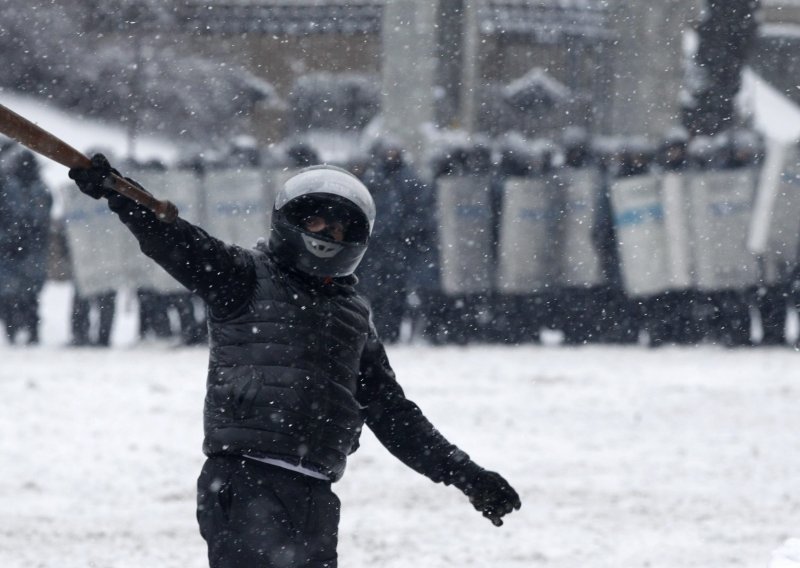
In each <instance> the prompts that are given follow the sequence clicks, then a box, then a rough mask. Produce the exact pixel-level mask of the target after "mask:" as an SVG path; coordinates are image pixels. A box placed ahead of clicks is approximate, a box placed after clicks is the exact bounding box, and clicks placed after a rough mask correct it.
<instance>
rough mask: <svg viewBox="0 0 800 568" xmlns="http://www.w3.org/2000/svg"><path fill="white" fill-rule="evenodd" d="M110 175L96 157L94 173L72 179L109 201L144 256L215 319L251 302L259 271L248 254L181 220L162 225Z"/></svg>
mask: <svg viewBox="0 0 800 568" xmlns="http://www.w3.org/2000/svg"><path fill="white" fill-rule="evenodd" d="M112 171H113V170H112V168H111V166H110V165H109V163H108V160H106V158H105V157H104V156H102V155H101V154H96V155H95V156H93V157H92V167H91V168H89V169H71V170H70V171H69V176H70V177H71V178H72V179H74V180H75V183H76V184H77V185H78V188H79V189H80V190H81V191H82V192H83V193H85V194H87V195H89V196H90V197H93V198H94V199H100V198H101V197H105V198H107V199H108V206H109V208H110V209H111V210H112V211H113V212H114V213H116V214H117V215H118V216H119V218H120V220H121V221H122V222H123V223H124V224H125V226H126V227H128V229H129V230H130V231H131V233H133V235H134V236H135V237H136V240H138V241H139V246H140V248H141V250H142V252H143V253H144V254H146V255H147V256H149V257H150V258H152V259H153V260H155V261H156V262H157V263H158V264H159V265H160V266H161V267H162V268H164V270H166V271H167V272H168V273H169V274H170V275H171V276H172V277H173V278H175V279H176V280H177V281H178V282H180V283H181V284H182V285H183V286H185V287H186V288H187V289H189V290H190V291H192V292H194V293H196V294H197V295H199V296H200V297H201V298H202V299H203V300H204V301H205V302H206V303H207V304H208V305H209V307H210V309H211V313H212V314H213V315H214V316H216V317H225V316H226V315H228V314H230V313H233V312H234V311H236V310H237V309H238V308H240V307H241V306H242V305H244V304H245V303H246V302H247V300H248V299H249V298H250V296H251V294H252V292H253V289H254V287H255V269H254V267H253V262H252V257H251V256H250V254H249V253H248V252H247V251H245V250H244V249H242V248H240V247H236V246H231V245H228V244H226V243H224V242H222V241H220V240H219V239H216V238H214V237H212V236H210V235H209V234H208V233H206V232H205V231H204V230H203V229H201V228H200V227H198V226H196V225H193V224H191V223H189V222H188V221H186V220H185V219H181V218H180V217H179V218H177V219H176V220H175V221H174V222H173V223H165V222H163V221H160V220H159V219H158V217H157V216H156V215H155V214H154V213H153V212H152V211H150V210H149V209H147V208H145V207H143V206H141V205H138V204H137V203H135V202H134V201H132V200H131V199H129V198H127V197H125V196H123V195H121V194H119V193H117V192H115V191H113V190H111V189H108V187H107V184H106V180H107V179H108V177H109V175H110V173H111V172H112ZM129 181H132V180H129ZM133 183H135V182H133ZM136 185H138V184H136ZM139 187H141V186H139ZM142 189H144V188H142Z"/></svg>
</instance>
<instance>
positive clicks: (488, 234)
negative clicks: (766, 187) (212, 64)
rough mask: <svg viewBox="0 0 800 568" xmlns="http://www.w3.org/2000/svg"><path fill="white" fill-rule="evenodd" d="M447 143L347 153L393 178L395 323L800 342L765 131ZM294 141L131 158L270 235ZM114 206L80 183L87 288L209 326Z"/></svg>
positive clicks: (192, 329) (466, 330) (89, 293)
mask: <svg viewBox="0 0 800 568" xmlns="http://www.w3.org/2000/svg"><path fill="white" fill-rule="evenodd" d="M468 140H469V141H468ZM433 148H434V149H435V150H434V152H432V153H431V155H430V156H428V158H427V159H426V160H425V163H424V164H422V165H423V166H425V167H424V168H422V169H423V171H424V172H425V174H424V175H422V174H420V173H419V172H418V171H417V170H416V169H415V168H414V167H413V166H412V164H410V163H409V161H408V160H407V156H406V154H405V152H404V149H403V148H402V146H400V145H399V144H398V143H396V142H395V141H392V140H389V139H379V140H377V141H375V142H374V143H372V144H370V145H369V147H368V148H366V149H365V151H364V152H363V153H358V154H356V155H353V156H351V157H350V159H348V160H346V161H344V162H338V163H337V165H340V166H343V167H345V168H347V169H349V170H350V171H352V172H353V173H354V174H356V175H357V176H359V177H360V178H361V179H362V180H363V181H364V182H365V184H366V185H367V186H368V187H369V188H370V190H371V191H372V193H373V194H374V197H375V201H376V207H377V214H378V216H379V218H380V219H381V223H380V224H378V227H379V229H380V230H379V231H378V232H376V233H375V235H373V238H372V241H371V244H370V248H369V250H368V252H367V255H366V256H365V259H364V262H363V263H362V266H361V267H360V270H359V278H360V280H361V282H360V286H361V288H362V289H363V290H364V292H365V293H366V295H367V296H368V297H370V298H371V301H372V302H373V307H374V318H375V324H376V326H377V328H378V330H379V332H380V334H381V336H382V337H383V338H384V339H385V340H386V341H387V342H388V343H391V342H395V341H402V340H408V339H410V338H420V339H422V340H426V341H431V342H434V343H449V342H454V343H467V342H470V341H487V342H503V343H520V342H537V341H542V340H543V338H544V337H545V334H546V330H553V331H557V332H558V333H555V334H553V333H551V334H549V335H548V337H552V338H557V337H561V340H562V341H563V342H564V343H566V344H574V345H580V344H585V343H595V342H597V343H623V344H625V343H630V344H636V343H646V344H649V345H652V346H658V345H663V344H695V343H699V342H710V343H719V344H722V345H727V346H737V345H750V344H753V343H761V344H782V343H785V342H786V339H787V338H786V336H785V333H784V330H785V328H786V317H787V313H790V311H791V310H793V309H794V305H793V303H794V299H793V298H794V297H793V296H792V293H793V292H792V290H793V283H794V282H795V280H796V279H797V278H796V274H795V272H796V271H795V266H796V262H795V260H796V257H797V241H798V234H799V233H800V227H798V226H797V223H795V224H794V225H792V222H793V221H792V218H791V215H784V217H786V218H787V219H786V220H785V222H783V224H782V225H781V230H782V232H781V235H780V239H778V240H780V241H781V243H780V244H776V243H775V242H773V241H774V239H773V241H770V242H771V245H770V246H771V247H772V248H771V249H770V250H771V251H772V254H766V255H761V256H759V255H755V254H754V253H752V252H751V251H750V250H748V247H747V243H746V241H747V233H748V230H749V224H750V222H751V219H752V217H753V207H754V202H755V200H756V193H757V188H758V185H759V179H760V173H761V170H762V163H763V157H764V145H763V142H762V141H761V139H760V138H759V137H757V136H755V135H754V134H753V133H752V132H749V131H744V130H733V131H731V132H728V133H726V134H725V135H721V136H717V137H714V138H705V137H696V138H694V139H690V138H689V137H688V136H687V135H686V134H685V132H683V131H681V130H679V129H676V130H675V131H672V132H670V133H668V134H667V135H665V136H664V137H663V139H662V140H661V141H660V142H659V143H658V144H651V143H649V142H648V141H646V140H644V139H639V138H636V137H633V138H628V139H625V140H617V139H613V138H603V137H595V138H591V137H590V136H588V135H587V133H586V132H585V131H584V130H582V129H580V128H569V129H567V130H565V131H564V132H563V134H562V135H561V136H560V137H559V139H558V140H547V139H538V140H526V139H524V138H522V137H521V136H518V135H515V134H510V135H507V136H505V137H503V138H502V139H497V140H487V139H475V138H471V139H470V138H466V137H465V138H463V140H458V141H456V142H454V143H446V144H445V143H443V144H433ZM275 150H276V151H270V152H265V151H262V150H260V149H258V148H255V147H252V148H240V149H239V150H238V151H235V152H231V153H230V154H228V155H226V156H224V157H221V158H218V159H216V160H202V159H199V158H198V159H193V160H188V161H186V162H185V163H183V164H180V165H179V166H177V167H170V168H166V167H164V166H161V165H158V164H149V165H148V164H136V163H132V162H131V163H127V164H123V167H124V168H125V173H126V175H129V176H130V177H132V178H134V179H137V180H138V181H140V182H141V183H142V184H143V185H144V186H145V187H152V188H154V189H155V188H157V190H158V191H159V192H160V194H161V195H162V196H163V197H165V198H168V199H171V200H172V201H174V202H175V203H176V204H177V205H178V206H179V208H180V210H181V212H182V215H183V216H185V217H186V218H187V219H189V220H192V221H195V222H198V223H200V224H201V225H202V226H204V227H206V228H207V229H208V230H209V232H210V233H211V234H213V235H214V236H217V237H218V238H220V239H222V240H225V241H228V242H234V243H238V244H241V245H242V246H252V245H253V244H254V243H255V240H256V239H257V238H258V237H261V236H266V234H267V232H268V230H269V216H270V213H271V203H272V199H273V195H274V193H273V192H274V188H275V187H277V186H278V185H280V184H281V183H282V180H284V179H286V177H288V176H290V175H292V173H293V172H295V171H296V170H297V169H298V168H301V167H304V166H306V165H310V164H313V163H318V162H319V161H320V155H319V153H318V151H317V150H316V149H315V148H314V147H312V146H311V145H309V144H306V143H297V144H291V143H287V144H286V145H283V146H281V147H278V148H276V149H275ZM790 154H791V153H790ZM791 156H794V154H791ZM791 156H790V157H791ZM790 163H794V162H792V160H787V161H786V164H790ZM784 178H785V180H784V181H785V183H786V184H788V183H790V182H791V181H792V179H794V178H792V176H788V177H787V176H784ZM799 179H800V178H799ZM786 180H788V181H786ZM779 193H780V198H779V199H777V200H776V201H775V203H774V204H773V206H774V209H775V210H776V211H782V210H786V211H791V210H792V207H793V206H794V205H795V204H797V203H798V199H797V198H796V197H795V196H794V193H793V192H792V191H791V188H789V187H788V186H787V187H785V188H783V190H782V192H779ZM68 194H69V195H72V194H71V193H68ZM114 222H115V219H113V217H112V216H111V214H110V213H108V211H107V210H106V209H105V208H104V207H103V204H102V203H100V204H97V203H87V202H86V200H82V199H79V198H76V199H68V204H67V213H66V216H65V224H66V232H67V235H68V237H69V239H68V240H69V242H70V245H71V246H70V248H71V250H72V256H73V267H74V275H75V282H76V290H77V293H78V299H86V298H98V297H100V298H102V297H103V295H104V294H109V293H113V291H114V290H117V289H119V288H120V287H123V286H126V287H131V286H133V287H135V288H136V289H138V290H139V299H140V305H141V306H145V307H146V306H151V308H150V311H149V312H148V311H147V310H145V311H143V312H142V313H141V315H140V321H141V325H142V326H143V327H142V330H143V331H142V335H145V334H146V333H148V332H147V329H146V328H147V327H148V326H150V327H152V328H153V330H154V333H155V334H156V335H159V334H160V333H161V332H159V331H157V330H158V329H159V328H158V326H159V325H161V328H163V327H164V324H163V321H164V316H163V312H164V311H165V310H166V309H167V308H168V307H169V306H172V308H171V309H172V311H173V313H174V312H177V314H178V316H177V317H178V319H179V320H180V325H179V327H180V328H181V329H182V330H183V329H184V328H185V329H186V330H187V331H186V332H185V333H184V332H183V331H181V333H184V340H185V342H187V343H191V342H194V341H198V340H202V338H203V334H202V331H199V330H202V328H203V325H202V308H201V306H199V305H198V304H197V302H196V300H194V299H193V298H191V296H190V295H188V294H186V293H185V292H184V291H182V290H178V289H176V288H175V286H176V285H175V284H174V283H173V281H172V280H171V279H170V278H168V277H167V275H165V274H161V273H160V269H159V268H158V267H155V266H152V265H150V264H148V262H147V260H146V259H143V258H142V257H141V255H139V254H136V252H137V251H136V250H135V246H136V245H135V243H134V242H133V240H132V239H130V238H127V234H126V233H125V232H124V231H116V230H114V227H111V226H107V225H110V224H113V223H114ZM97 234H103V235H107V236H108V238H104V239H103V241H102V243H100V242H98V241H97V239H96V238H95V237H96V235H97ZM126 239H127V240H126ZM781 247H782V248H781ZM778 249H780V250H778ZM136 259H139V260H136ZM787 302H788V305H787ZM105 303H108V301H105ZM112 303H113V301H112ZM78 305H79V303H78V302H76V306H78ZM152 306H160V307H152ZM165 306H166V307H165ZM143 309H144V308H143ZM787 310H788V311H787ZM159 313H160V314H161V315H159ZM754 315H755V316H756V317H755V318H753V316H754ZM106 319H108V318H106ZM173 319H175V318H174V317H173ZM157 321H161V322H162V323H161V324H158V323H153V322H157ZM148 322H150V323H148ZM173 327H174V326H173ZM105 328H106V337H107V332H108V329H109V328H110V323H108V322H107V323H106V325H105ZM754 330H755V333H754Z"/></svg>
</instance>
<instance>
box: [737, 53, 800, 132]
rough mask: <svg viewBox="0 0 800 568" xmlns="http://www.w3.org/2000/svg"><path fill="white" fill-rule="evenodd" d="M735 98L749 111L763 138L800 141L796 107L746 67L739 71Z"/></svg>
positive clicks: (799, 115) (798, 118) (798, 111)
mask: <svg viewBox="0 0 800 568" xmlns="http://www.w3.org/2000/svg"><path fill="white" fill-rule="evenodd" d="M737 97H738V98H739V100H740V101H741V102H742V104H743V105H744V106H745V108H747V109H748V110H749V111H750V112H751V113H752V116H753V125H754V127H755V128H756V130H758V131H759V132H760V133H761V134H763V135H764V136H765V137H766V138H769V139H771V140H777V141H779V142H785V143H794V142H797V141H798V140H800V106H798V105H797V103H795V102H794V101H792V100H791V99H789V97H787V96H786V95H784V94H783V93H781V92H780V91H778V89H776V88H775V87H773V86H772V85H770V84H769V83H767V82H766V81H765V80H764V79H762V78H761V76H759V75H758V74H757V73H756V72H755V71H753V70H752V69H750V68H746V69H744V71H743V72H742V88H741V91H740V92H739V94H738V95H737Z"/></svg>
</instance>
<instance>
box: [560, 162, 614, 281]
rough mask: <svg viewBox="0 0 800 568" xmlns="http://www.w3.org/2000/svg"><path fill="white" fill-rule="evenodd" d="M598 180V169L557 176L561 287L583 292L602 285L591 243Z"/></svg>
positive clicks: (596, 258) (572, 171)
mask: <svg viewBox="0 0 800 568" xmlns="http://www.w3.org/2000/svg"><path fill="white" fill-rule="evenodd" d="M600 176H601V173H600V171H599V170H598V169H597V168H582V169H576V168H564V169H563V170H561V171H560V172H559V173H558V182H559V187H560V189H559V193H560V195H559V200H560V205H561V214H560V223H559V226H558V235H559V236H558V243H559V249H560V250H559V254H558V259H559V262H560V271H559V272H560V275H561V277H560V284H561V285H563V286H570V287H578V288H584V287H589V286H597V285H599V284H602V283H603V273H602V271H601V269H600V257H599V255H598V254H597V248H596V247H595V245H594V240H593V239H592V233H593V228H594V222H595V214H594V206H595V203H597V199H598V192H599V190H600V187H601V183H602V180H601V177H600Z"/></svg>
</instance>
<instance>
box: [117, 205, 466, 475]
mask: <svg viewBox="0 0 800 568" xmlns="http://www.w3.org/2000/svg"><path fill="white" fill-rule="evenodd" d="M109 205H110V206H111V209H112V210H113V211H115V212H116V213H117V214H118V215H119V216H120V218H121V219H122V221H123V222H124V223H125V224H126V225H127V226H128V228H129V229H130V230H131V231H132V232H133V234H134V235H135V236H136V238H137V239H138V241H139V243H140V246H141V248H142V251H143V252H144V253H145V254H146V255H148V256H149V257H151V258H153V259H154V260H155V261H156V262H157V263H158V264H160V265H161V266H162V267H163V268H164V269H165V270H167V272H169V273H170V274H171V275H172V276H173V277H174V278H176V279H177V280H178V281H179V282H180V283H181V284H183V285H184V286H186V287H187V288H188V289H189V290H191V291H192V292H194V293H196V294H198V295H199V296H200V297H202V298H203V299H204V300H205V301H206V303H207V306H208V308H209V322H210V323H209V326H210V341H211V358H210V364H209V374H208V391H207V396H206V401H205V435H206V439H205V444H204V451H205V452H206V453H207V454H210V455H213V454H220V453H223V454H233V455H253V456H262V457H268V456H271V457H278V458H280V459H284V460H287V461H291V462H293V463H302V464H303V465H305V466H307V467H311V468H315V469H317V470H319V471H320V472H321V473H324V474H326V475H327V476H328V477H329V478H330V479H331V480H333V481H336V480H338V479H339V478H340V477H341V475H342V473H343V471H344V468H345V459H346V456H347V454H348V453H350V452H351V451H353V450H354V449H355V448H356V445H357V441H358V436H359V433H360V430H361V426H362V424H363V423H364V422H366V424H367V425H368V426H369V427H370V429H371V430H372V431H373V432H374V433H375V435H376V437H377V438H378V440H380V441H381V443H382V444H383V445H384V446H385V447H386V448H387V449H389V451H391V452H392V453H393V454H394V455H395V456H397V457H398V458H399V459H400V460H402V461H403V462H404V463H405V464H406V465H408V466H409V467H412V468H413V469H415V470H416V471H418V472H419V473H422V474H424V475H426V476H428V477H429V478H431V479H432V480H433V481H436V482H444V483H446V484H451V483H455V482H458V481H459V480H465V479H466V480H470V479H472V478H473V477H474V475H476V473H477V472H478V471H480V467H479V466H478V465H477V464H475V463H474V462H472V461H471V460H470V459H469V456H467V455H466V454H465V453H464V452H463V451H461V450H459V449H458V448H457V447H456V446H454V445H453V444H451V443H450V442H448V441H447V440H446V439H445V438H444V437H443V436H442V435H441V434H440V433H439V432H438V431H437V430H436V429H435V428H434V427H433V425H432V424H431V423H430V422H429V421H428V420H427V419H426V418H425V416H424V415H423V414H422V412H421V411H420V409H419V407H417V405H416V404H414V403H413V402H412V401H410V400H408V399H407V398H406V397H405V395H404V393H403V389H402V388H401V387H400V385H399V384H398V383H397V381H396V379H395V375H394V372H393V371H392V368H391V366H390V365H389V362H388V359H387V357H386V352H385V350H384V348H383V345H382V343H381V341H380V339H379V338H378V337H377V334H376V333H375V330H374V327H373V326H372V325H371V323H370V316H369V309H368V308H367V304H366V302H365V301H364V300H363V299H362V298H361V297H360V296H359V295H358V294H357V293H356V292H355V289H354V287H353V286H354V284H355V283H356V281H357V279H356V278H355V277H347V278H340V279H334V280H322V279H319V278H314V277H310V276H307V275H305V274H303V273H300V272H296V271H293V270H292V269H291V268H288V267H285V266H281V265H278V264H276V262H275V261H274V260H273V259H272V258H271V257H270V256H269V254H268V253H267V251H265V250H264V249H263V247H257V248H256V249H255V250H244V249H242V248H240V247H236V246H230V245H227V244H225V243H223V242H222V241H219V240H218V239H215V238H213V237H211V236H209V235H208V234H207V233H206V232H205V231H203V230H202V229H200V228H199V227H197V226H195V225H192V224H191V223H188V222H186V221H185V220H183V219H180V218H179V219H178V220H177V221H176V222H175V223H172V224H166V223H161V222H159V221H158V220H157V219H156V218H155V216H154V215H153V214H152V213H150V212H149V211H147V210H146V209H144V208H142V207H139V206H136V205H135V204H134V203H133V202H132V201H130V200H128V199H127V198H124V197H122V196H120V195H112V196H111V197H110V198H109Z"/></svg>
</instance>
